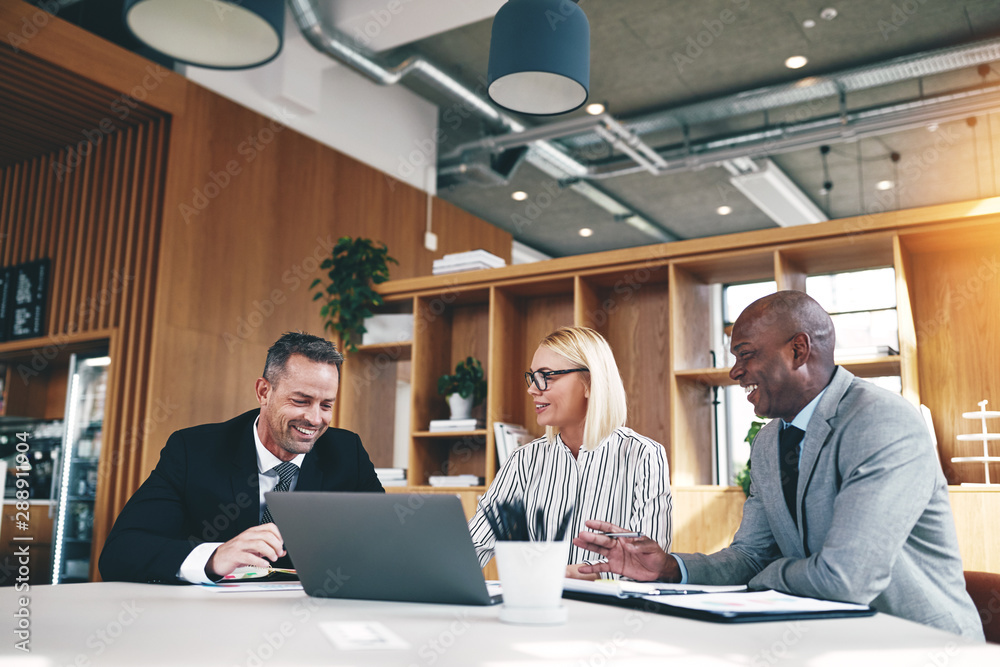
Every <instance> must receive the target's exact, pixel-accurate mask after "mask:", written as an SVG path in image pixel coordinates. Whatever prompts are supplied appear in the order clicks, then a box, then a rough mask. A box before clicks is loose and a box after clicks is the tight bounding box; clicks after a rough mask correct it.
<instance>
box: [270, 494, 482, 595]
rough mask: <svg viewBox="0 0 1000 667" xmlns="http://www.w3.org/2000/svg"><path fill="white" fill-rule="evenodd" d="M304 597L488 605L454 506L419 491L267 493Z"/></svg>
mask: <svg viewBox="0 0 1000 667" xmlns="http://www.w3.org/2000/svg"><path fill="white" fill-rule="evenodd" d="M265 496H266V500H267V505H268V507H270V508H271V515H272V516H273V517H274V521H275V523H276V524H277V526H278V530H279V531H281V537H282V538H283V539H284V541H285V548H286V549H287V550H288V555H289V556H290V557H291V559H292V563H293V564H294V567H295V569H296V571H297V572H298V575H299V579H301V580H302V587H303V588H304V589H305V591H306V593H308V594H309V595H312V596H316V597H330V598H354V599H361V600H394V601H401V602H441V603H447V604H468V605H488V604H495V603H497V602H499V601H500V599H499V596H491V595H490V594H489V592H488V591H487V588H486V582H485V580H484V579H483V571H482V570H481V569H480V567H479V561H478V559H477V558H476V552H475V549H474V548H473V546H472V538H471V537H470V536H469V529H468V524H467V523H466V519H465V513H464V512H463V511H462V504H461V502H459V500H458V498H457V497H456V496H452V495H424V494H419V493H387V494H382V493H336V492H319V491H301V492H294V493H274V492H271V493H267V494H265Z"/></svg>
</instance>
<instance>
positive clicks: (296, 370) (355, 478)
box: [99, 333, 383, 583]
mask: <svg viewBox="0 0 1000 667" xmlns="http://www.w3.org/2000/svg"><path fill="white" fill-rule="evenodd" d="M342 362H343V357H342V356H341V355H340V353H339V352H337V350H336V348H335V347H334V346H333V344H332V343H330V342H329V341H326V340H324V339H322V338H318V337H316V336H310V335H308V334H303V333H286V334H285V335H284V336H282V337H281V338H280V339H279V340H278V341H277V342H276V343H275V344H274V345H272V346H271V348H270V349H269V350H268V352H267V361H266V363H265V366H264V377H261V378H258V380H257V383H256V394H257V401H258V402H259V403H260V409H259V410H252V411H250V412H247V413H245V414H242V415H240V416H239V417H236V418H235V419H231V420H230V421H228V422H225V423H221V424H206V425H203V426H195V427H193V428H187V429H183V430H180V431H177V432H176V433H174V434H173V435H171V436H170V438H169V439H168V440H167V444H166V446H165V447H164V448H163V451H162V452H161V453H160V461H159V463H157V465H156V468H155V469H154V470H153V472H152V473H150V475H149V478H148V479H147V480H146V481H145V482H143V484H142V486H140V487H139V489H138V490H137V491H136V492H135V494H134V495H133V496H132V498H131V499H130V500H129V501H128V503H127V504H126V505H125V507H124V509H122V512H121V514H120V515H119V516H118V519H117V521H115V525H114V527H113V528H112V530H111V534H110V535H109V536H108V540H107V542H106V543H105V544H104V550H103V551H102V552H101V559H100V563H99V565H100V571H101V576H102V577H103V578H104V579H105V580H108V581H112V580H118V581H139V582H153V583H177V582H184V581H186V582H190V583H207V582H209V581H213V580H218V579H220V578H221V577H224V576H225V575H227V574H230V573H231V572H233V570H235V569H236V568H237V567H240V566H242V565H256V566H261V567H267V566H269V565H272V564H273V563H276V564H279V565H284V566H286V567H287V566H288V565H286V564H285V563H282V562H280V561H287V559H286V558H284V557H285V556H286V554H285V551H284V548H283V546H282V543H283V542H282V539H281V534H280V533H279V532H278V529H277V527H276V526H275V525H274V523H273V522H272V521H271V520H270V513H269V512H268V511H267V508H266V506H265V504H264V493H265V492H267V491H272V490H277V491H283V490H288V491H374V492H382V491H383V489H382V485H381V484H379V481H378V477H377V476H376V475H375V469H374V468H373V467H372V463H371V460H370V459H369V458H368V454H367V452H365V449H364V447H363V446H362V445H361V439H360V438H359V437H358V436H357V434H355V433H351V432H350V431H345V430H342V429H337V428H333V429H331V428H329V426H330V421H331V420H332V419H333V405H334V401H335V400H336V397H337V389H338V386H339V384H340V365H341V363H342ZM317 519H318V520H321V518H319V517H318V518H317Z"/></svg>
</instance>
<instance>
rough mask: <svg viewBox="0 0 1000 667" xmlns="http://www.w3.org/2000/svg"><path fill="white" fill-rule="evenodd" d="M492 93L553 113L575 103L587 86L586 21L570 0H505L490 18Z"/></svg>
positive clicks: (510, 104) (513, 104)
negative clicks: (491, 24) (491, 29)
mask: <svg viewBox="0 0 1000 667" xmlns="http://www.w3.org/2000/svg"><path fill="white" fill-rule="evenodd" d="M487 91H488V92H489V96H490V99H492V100H493V101H494V102H496V103H497V104H499V105H500V106H502V107H504V108H505V109H509V110H511V111H517V112H519V113H526V114H533V115H537V116H551V115H554V114H560V113H566V112H568V111H573V110H574V109H577V108H579V107H580V106H582V105H583V104H584V102H586V101H587V95H588V94H589V91H590V23H589V22H588V21H587V15H586V14H584V13H583V10H582V9H580V7H579V6H578V5H577V4H576V3H575V2H571V0H508V2H507V3H506V4H505V5H504V6H503V7H501V8H500V10H499V11H498V12H497V15H496V17H495V18H494V19H493V33H492V36H491V38H490V64H489V70H488V74H487Z"/></svg>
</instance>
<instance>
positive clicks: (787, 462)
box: [778, 426, 806, 523]
mask: <svg viewBox="0 0 1000 667" xmlns="http://www.w3.org/2000/svg"><path fill="white" fill-rule="evenodd" d="M805 434H806V433H805V431H803V430H802V429H800V428H796V427H795V426H786V427H785V428H783V429H781V433H780V434H779V435H778V466H779V470H780V471H781V490H782V491H783V492H784V493H785V503H787V505H788V511H789V512H790V513H791V515H792V521H795V522H796V523H797V522H798V517H797V513H796V511H795V489H796V487H797V486H798V485H799V449H800V447H799V446H800V444H801V443H802V436H804V435H805Z"/></svg>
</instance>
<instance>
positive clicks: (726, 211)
mask: <svg viewBox="0 0 1000 667" xmlns="http://www.w3.org/2000/svg"><path fill="white" fill-rule="evenodd" d="M715 212H716V213H718V214H719V215H729V214H730V213H732V212H733V209H732V207H730V206H720V207H719V208H717V209H715Z"/></svg>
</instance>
